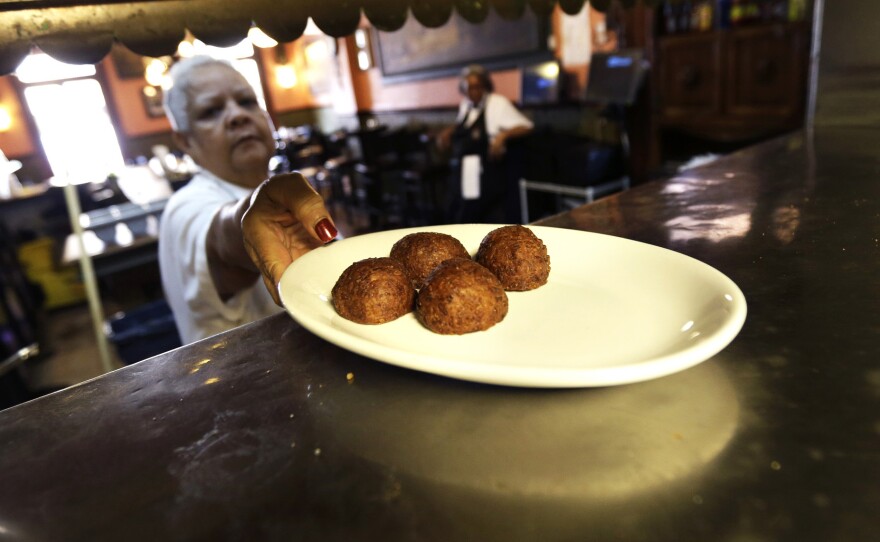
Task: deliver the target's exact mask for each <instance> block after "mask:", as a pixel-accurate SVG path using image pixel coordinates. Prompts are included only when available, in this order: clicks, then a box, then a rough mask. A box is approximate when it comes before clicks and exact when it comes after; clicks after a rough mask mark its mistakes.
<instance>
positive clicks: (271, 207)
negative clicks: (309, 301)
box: [207, 173, 336, 305]
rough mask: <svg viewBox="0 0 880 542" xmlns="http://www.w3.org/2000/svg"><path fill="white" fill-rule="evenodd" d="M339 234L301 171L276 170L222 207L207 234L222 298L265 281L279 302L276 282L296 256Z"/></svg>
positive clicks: (213, 276) (214, 274) (218, 288)
mask: <svg viewBox="0 0 880 542" xmlns="http://www.w3.org/2000/svg"><path fill="white" fill-rule="evenodd" d="M334 237H336V227H335V226H334V225H333V221H332V220H331V219H330V214H329V213H328V212H327V209H326V207H324V201H323V200H322V199H321V196H319V195H318V193H317V192H315V190H314V189H313V188H312V186H311V185H310V184H309V182H308V180H307V179H306V178H305V177H303V176H302V175H301V174H300V173H289V174H283V175H276V176H274V177H272V178H270V179H268V180H267V181H264V182H263V183H262V184H261V185H260V186H259V187H258V188H257V189H256V190H255V191H254V193H253V194H252V195H251V197H250V198H245V199H243V200H241V201H239V202H237V203H235V204H233V205H230V206H228V207H225V208H223V209H221V210H220V212H218V213H217V215H215V217H214V221H213V222H212V224H211V229H210V230H209V233H208V242H207V249H208V263H209V266H210V269H211V277H212V278H213V280H214V286H215V287H216V288H217V292H218V293H219V294H220V297H221V298H222V299H224V300H225V299H229V298H230V297H232V296H233V295H235V294H236V293H237V292H239V291H241V290H242V289H244V288H247V287H249V286H251V285H253V283H254V281H256V280H257V278H258V277H260V276H262V278H263V283H264V284H265V286H266V288H267V289H268V290H269V292H270V293H271V294H272V298H273V299H274V300H275V302H276V303H278V304H279V305H280V304H281V301H280V298H279V296H278V291H277V284H278V281H279V280H280V279H281V274H282V273H283V272H284V270H285V269H287V266H288V265H290V263H291V262H292V261H293V260H295V259H296V258H298V257H300V256H302V255H303V254H305V253H306V252H308V251H310V250H312V249H313V248H316V247H319V246H321V245H322V244H324V243H326V242H329V241H331V240H332V239H333V238H334Z"/></svg>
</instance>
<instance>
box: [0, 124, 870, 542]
mask: <svg viewBox="0 0 880 542" xmlns="http://www.w3.org/2000/svg"><path fill="white" fill-rule="evenodd" d="M878 148H880V131H878V130H852V129H841V130H836V131H834V130H830V129H829V130H825V131H822V132H819V133H816V134H815V135H814V136H813V135H811V134H794V135H792V136H789V137H785V138H781V139H778V140H774V141H771V142H768V143H765V144H762V145H760V146H757V147H753V148H751V149H748V150H746V151H743V152H740V153H736V154H733V155H730V156H728V157H726V158H724V159H722V160H719V161H717V162H715V163H713V164H710V165H708V166H705V167H703V168H700V169H697V170H692V171H689V172H685V173H682V174H679V175H678V176H677V177H675V178H672V179H670V180H668V181H664V182H654V183H649V184H646V185H642V186H639V187H636V188H634V189H632V190H630V191H627V192H625V193H622V194H620V195H617V196H612V197H609V198H605V199H602V200H599V201H598V202H596V203H594V204H592V205H588V206H584V207H581V208H578V209H575V210H574V211H571V212H569V213H565V214H563V215H558V216H556V217H551V218H549V219H546V220H544V221H543V222H542V224H543V225H549V226H558V227H565V228H575V229H582V230H588V231H595V232H601V233H610V234H614V235H619V236H623V237H627V238H630V239H635V240H639V241H644V242H648V243H652V244H656V245H660V246H663V247H667V248H669V249H672V250H676V251H679V252H682V253H685V254H688V255H690V256H693V257H695V258H697V259H699V260H702V261H704V262H706V263H708V264H710V265H712V266H714V267H716V268H717V269H719V270H720V271H722V272H723V273H725V274H727V275H728V276H729V277H730V278H732V279H733V280H734V281H735V282H736V283H737V284H738V285H739V286H740V287H741V288H742V290H743V292H744V293H745V295H746V299H747V301H748V303H749V314H748V317H747V320H746V323H745V326H744V327H743V329H742V331H741V332H740V335H739V336H738V337H737V338H736V339H735V340H734V341H733V342H732V343H731V344H730V345H729V346H728V347H727V348H726V349H725V350H723V351H722V352H721V353H719V354H718V355H716V356H715V357H713V358H712V359H710V360H708V361H706V362H704V363H702V364H700V365H698V366H696V367H694V368H692V369H689V370H686V371H683V372H680V373H677V374H674V375H671V376H667V377H664V378H660V379H656V380H652V381H649V382H643V383H638V384H631V385H625V386H618V387H609V388H597V389H580V390H535V389H516V388H505V387H496V386H488V385H480V384H473V383H468V382H460V381H456V380H452V379H446V378H443V377H437V376H432V375H429V374H422V373H419V372H414V371H409V370H405V369H400V368H397V367H393V366H390V365H386V364H383V363H380V362H376V361H372V360H370V359H367V358H363V357H360V356H357V355H354V354H351V353H348V352H347V351H345V350H342V349H340V348H337V347H336V346H334V345H332V344H330V343H327V342H325V341H323V340H321V339H319V338H317V337H315V336H313V335H312V334H310V333H309V332H307V331H305V330H304V329H302V328H301V327H300V326H298V325H297V324H296V323H295V322H294V321H293V320H292V319H291V318H289V317H288V316H287V315H285V314H280V315H277V316H274V317H271V318H268V319H266V320H263V321H260V322H256V323H254V324H251V325H248V326H244V327H241V328H238V329H236V330H233V331H230V332H228V333H225V334H222V335H218V336H216V337H213V338H210V339H207V340H205V341H202V342H199V343H196V344H193V345H190V346H187V347H184V348H181V349H178V350H175V351H172V352H169V353H166V354H163V355H161V356H158V357H155V358H152V359H150V360H146V361H143V362H140V363H137V364H135V365H132V366H129V367H126V368H124V369H120V370H118V371H115V372H113V373H109V374H107V375H104V376H103V377H100V378H97V379H95V380H92V381H89V382H86V383H83V384H81V385H78V386H75V387H72V388H68V389H66V390H63V391H61V392H58V393H55V394H53V395H49V396H46V397H43V398H41V399H38V400H36V401H32V402H30V403H26V404H24V405H20V406H17V407H14V408H12V409H8V410H6V411H3V412H0V442H2V443H3V445H2V448H0V480H2V484H0V540H377V539H380V540H439V541H451V540H456V541H458V540H480V541H490V540H500V541H517V540H578V541H584V540H597V541H604V540H621V541H685V540H687V541H690V540H712V541H726V542H769V541H798V542H804V541H823V542H825V541H852V540H870V539H872V538H874V539H876V536H877V534H876V533H877V532H878V526H880V520H878V515H877V513H878V511H880V408H878V407H880V365H878V359H880V279H878V277H880V182H878V181H877V177H878V176H880V153H878V152H877V150H876V149H878ZM551 257H552V255H551ZM632 333H633V340H638V333H639V330H638V329H633V331H632ZM349 373H352V374H353V379H352V380H349V378H347V375H348V374H349Z"/></svg>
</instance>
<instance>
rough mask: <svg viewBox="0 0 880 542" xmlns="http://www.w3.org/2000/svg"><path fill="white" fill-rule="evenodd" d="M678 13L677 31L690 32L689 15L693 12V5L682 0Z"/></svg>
mask: <svg viewBox="0 0 880 542" xmlns="http://www.w3.org/2000/svg"><path fill="white" fill-rule="evenodd" d="M679 10H680V11H679V12H678V31H679V32H690V30H691V13H692V11H693V5H692V4H691V0H684V2H682V3H681V6H680V7H679Z"/></svg>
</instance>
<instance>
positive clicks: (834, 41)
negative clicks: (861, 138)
mask: <svg viewBox="0 0 880 542" xmlns="http://www.w3.org/2000/svg"><path fill="white" fill-rule="evenodd" d="M824 4H825V9H824V14H823V15H822V21H821V32H822V34H821V42H820V48H821V49H820V51H819V65H818V88H817V91H818V94H817V101H816V117H815V123H816V124H820V125H850V126H871V127H876V126H877V125H878V124H880V92H878V91H877V89H878V88H880V33H878V31H877V29H878V21H880V2H878V1H877V0H850V1H848V2H832V1H831V0H825V2H824Z"/></svg>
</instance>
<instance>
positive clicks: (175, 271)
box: [159, 170, 281, 344]
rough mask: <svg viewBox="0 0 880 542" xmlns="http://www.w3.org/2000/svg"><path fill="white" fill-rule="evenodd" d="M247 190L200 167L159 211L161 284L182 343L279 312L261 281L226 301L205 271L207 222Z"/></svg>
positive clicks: (247, 190)
mask: <svg viewBox="0 0 880 542" xmlns="http://www.w3.org/2000/svg"><path fill="white" fill-rule="evenodd" d="M250 194H251V190H250V189H247V188H243V187H240V186H237V185H234V184H232V183H229V182H226V181H224V180H222V179H220V178H219V177H217V176H216V175H214V174H212V173H211V172H209V171H207V170H202V171H200V172H199V173H197V174H196V175H195V176H194V177H193V178H192V180H190V181H189V183H187V185H186V186H184V187H183V188H181V189H180V190H178V191H177V192H175V193H174V195H172V196H171V199H169V200H168V204H167V205H166V206H165V210H164V211H163V212H162V220H161V224H160V228H159V267H160V271H161V274H162V287H163V288H164V290H165V297H166V298H167V300H168V304H169V305H170V306H171V311H172V312H173V313H174V321H175V322H176V323H177V330H178V331H179V332H180V339H181V340H182V341H183V344H188V343H191V342H194V341H197V340H200V339H204V338H205V337H209V336H211V335H215V334H217V333H220V332H223V331H226V330H229V329H232V328H234V327H237V326H240V325H243V324H247V323H250V322H253V321H254V320H258V319H260V318H263V317H265V316H269V315H271V314H274V313H276V312H278V311H280V310H281V308H279V307H278V306H277V305H275V303H274V302H273V301H272V296H271V295H270V294H269V292H268V291H266V287H265V286H263V281H261V280H257V281H256V282H255V283H254V285H253V286H251V287H250V288H247V289H245V290H243V291H241V292H238V293H237V294H235V295H234V296H233V297H232V298H230V299H228V300H227V301H226V302H224V301H223V300H221V299H220V295H219V294H218V293H217V289H216V288H215V287H214V281H213V280H212V279H211V272H210V270H209V269H208V257H207V249H206V241H207V238H208V227H209V226H210V225H211V220H212V219H213V218H214V215H215V214H216V213H217V211H218V210H219V209H220V208H221V207H222V206H223V205H225V204H226V203H229V202H233V201H238V200H240V199H241V198H244V197H247V196H249V195H250Z"/></svg>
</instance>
